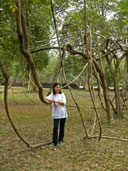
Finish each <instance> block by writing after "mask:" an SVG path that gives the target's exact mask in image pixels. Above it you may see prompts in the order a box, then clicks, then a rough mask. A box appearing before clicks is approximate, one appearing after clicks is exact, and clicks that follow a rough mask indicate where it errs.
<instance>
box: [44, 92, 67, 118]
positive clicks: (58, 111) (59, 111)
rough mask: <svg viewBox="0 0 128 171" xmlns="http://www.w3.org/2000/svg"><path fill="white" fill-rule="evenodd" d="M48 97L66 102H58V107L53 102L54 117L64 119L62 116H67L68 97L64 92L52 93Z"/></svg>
mask: <svg viewBox="0 0 128 171" xmlns="http://www.w3.org/2000/svg"><path fill="white" fill-rule="evenodd" d="M46 98H48V99H49V100H56V101H61V102H63V103H64V105H62V104H59V103H57V104H58V106H57V107H56V106H55V104H54V103H53V102H52V104H51V105H52V118H53V119H62V118H67V117H68V115H67V110H66V107H65V105H66V97H65V94H64V93H61V94H55V95H54V94H50V95H49V96H47V97H46Z"/></svg>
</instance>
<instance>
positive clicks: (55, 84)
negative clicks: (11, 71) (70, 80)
mask: <svg viewBox="0 0 128 171" xmlns="http://www.w3.org/2000/svg"><path fill="white" fill-rule="evenodd" d="M57 85H60V86H61V84H60V83H54V85H53V94H56V92H55V87H56V86H57ZM59 94H61V90H60V91H59Z"/></svg>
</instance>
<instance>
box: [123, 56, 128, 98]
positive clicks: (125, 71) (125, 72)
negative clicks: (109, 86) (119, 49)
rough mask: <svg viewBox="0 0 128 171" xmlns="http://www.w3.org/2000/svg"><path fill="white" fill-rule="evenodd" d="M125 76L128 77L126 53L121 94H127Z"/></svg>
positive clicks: (127, 57)
mask: <svg viewBox="0 0 128 171" xmlns="http://www.w3.org/2000/svg"><path fill="white" fill-rule="evenodd" d="M127 77H128V55H127V56H126V57H125V64H124V78H123V91H122V95H123V96H126V95H127Z"/></svg>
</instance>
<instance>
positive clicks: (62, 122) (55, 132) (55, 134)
mask: <svg viewBox="0 0 128 171" xmlns="http://www.w3.org/2000/svg"><path fill="white" fill-rule="evenodd" d="M65 121H66V118H63V119H54V128H53V140H52V142H53V143H54V144H55V145H57V143H58V141H63V138H64V126H65ZM59 123H60V132H59V139H58V126H59Z"/></svg>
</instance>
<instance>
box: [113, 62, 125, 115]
mask: <svg viewBox="0 0 128 171" xmlns="http://www.w3.org/2000/svg"><path fill="white" fill-rule="evenodd" d="M119 65H120V61H119V60H118V59H117V62H116V66H115V79H114V90H115V100H116V112H117V117H122V116H123V113H122V109H121V98H120V90H119Z"/></svg>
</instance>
